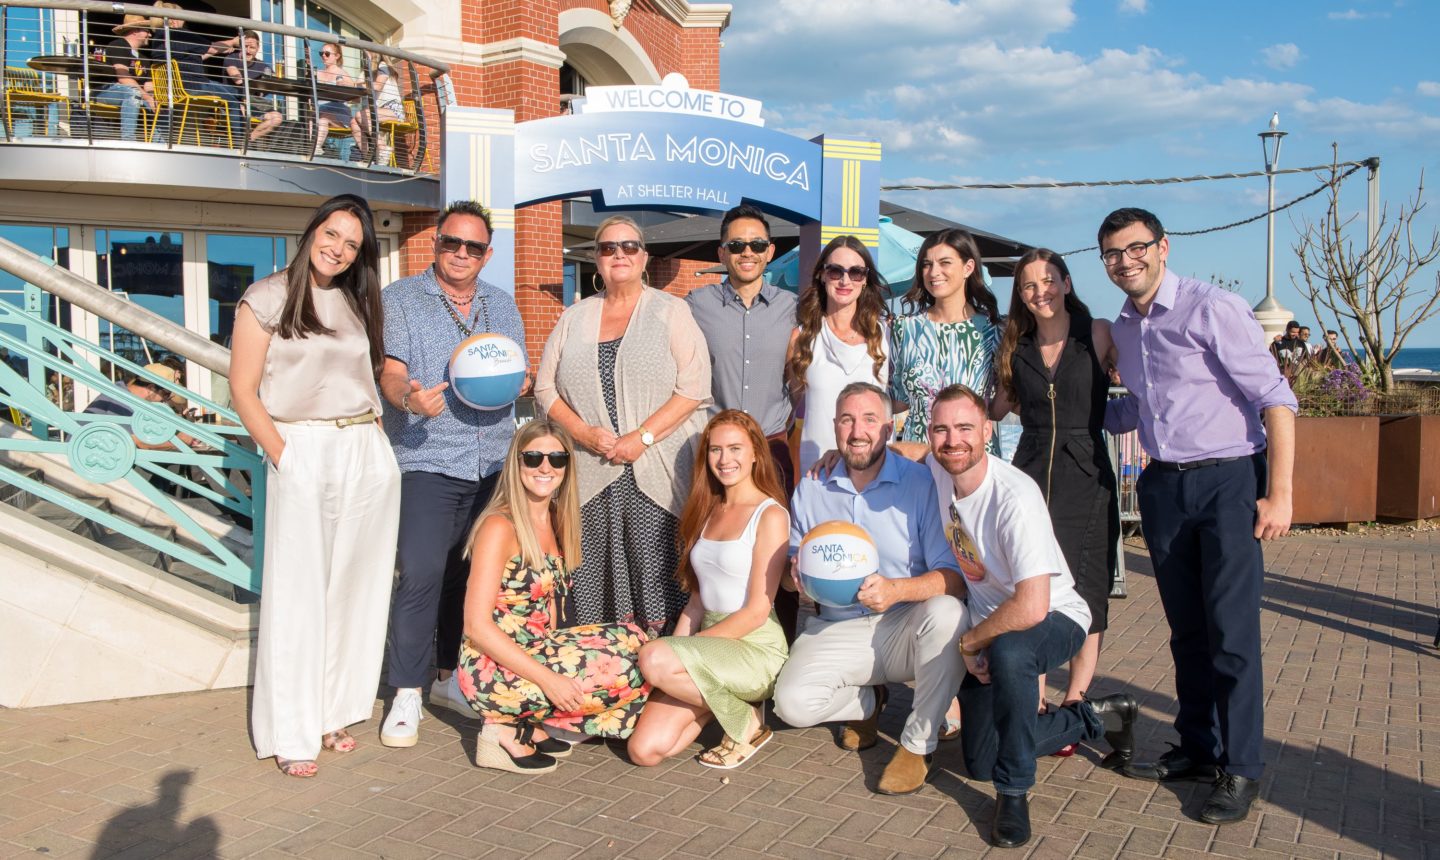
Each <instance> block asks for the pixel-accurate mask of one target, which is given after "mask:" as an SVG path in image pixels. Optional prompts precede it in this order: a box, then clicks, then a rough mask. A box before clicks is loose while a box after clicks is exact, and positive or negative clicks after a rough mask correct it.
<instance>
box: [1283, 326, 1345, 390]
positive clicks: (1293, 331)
mask: <svg viewBox="0 0 1440 860" xmlns="http://www.w3.org/2000/svg"><path fill="white" fill-rule="evenodd" d="M1270 354H1271V355H1272V356H1274V357H1275V364H1276V365H1277V366H1278V367H1279V368H1280V372H1281V373H1282V374H1284V375H1285V378H1286V379H1291V380H1293V379H1294V378H1295V377H1296V376H1297V375H1299V374H1300V373H1301V372H1302V371H1305V370H1311V369H1325V370H1334V369H1335V368H1340V367H1344V366H1345V365H1346V364H1348V363H1349V362H1347V361H1346V360H1345V353H1343V352H1341V351H1340V333H1339V332H1337V331H1335V330H1334V329H1330V330H1327V331H1326V332H1325V342H1324V343H1321V344H1312V343H1311V342H1310V327H1309V326H1306V325H1301V324H1300V322H1299V321H1298V320H1290V321H1289V322H1288V323H1286V324H1285V332H1284V333H1283V334H1277V335H1276V336H1275V340H1274V341H1272V342H1271V344H1270Z"/></svg>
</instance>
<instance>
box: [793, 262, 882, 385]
mask: <svg viewBox="0 0 1440 860" xmlns="http://www.w3.org/2000/svg"><path fill="white" fill-rule="evenodd" d="M840 248H849V249H850V250H852V251H854V252H855V253H857V254H859V255H860V259H861V260H863V261H864V262H865V271H866V273H867V274H866V275H865V287H864V288H863V289H861V290H860V297H859V298H857V299H856V300H855V321H854V322H853V323H851V325H852V326H853V327H854V329H855V330H856V331H858V332H860V334H861V335H863V336H864V338H865V351H866V352H867V353H869V355H870V358H871V359H872V360H874V362H875V378H876V379H880V371H881V369H882V368H883V367H884V366H885V334H884V323H885V321H886V320H887V319H888V318H889V316H890V312H889V310H887V309H886V307H885V301H886V300H887V299H888V298H890V287H889V286H888V285H887V284H886V283H885V279H884V278H882V277H880V272H878V271H877V270H876V269H875V259H874V257H872V256H870V249H869V248H866V247H865V243H863V242H861V241H860V240H859V239H857V238H855V237H854V236H836V237H835V238H834V239H831V240H830V244H828V245H826V246H825V250H823V251H821V252H820V259H818V260H816V261H815V268H814V270H812V271H811V272H810V286H809V287H807V288H806V289H805V292H804V293H803V294H802V295H801V296H800V303H799V305H798V306H797V307H796V308H795V321H796V322H797V323H798V324H799V328H800V336H799V337H798V338H796V339H795V354H794V355H792V356H790V361H789V363H788V364H787V365H786V367H785V373H786V375H787V376H789V378H790V380H789V381H790V392H791V394H792V395H793V396H795V397H800V396H801V395H803V394H804V393H805V373H806V371H808V370H809V369H810V362H812V361H814V359H815V339H816V338H817V337H819V335H820V326H822V325H824V324H825V313H826V312H827V310H828V309H829V308H828V305H829V297H828V296H827V295H826V292H825V264H826V263H828V262H829V261H830V255H831V254H834V253H835V252H836V251H837V250H839V249H840ZM885 382H886V380H883V379H880V383H881V384H882V385H883V384H885Z"/></svg>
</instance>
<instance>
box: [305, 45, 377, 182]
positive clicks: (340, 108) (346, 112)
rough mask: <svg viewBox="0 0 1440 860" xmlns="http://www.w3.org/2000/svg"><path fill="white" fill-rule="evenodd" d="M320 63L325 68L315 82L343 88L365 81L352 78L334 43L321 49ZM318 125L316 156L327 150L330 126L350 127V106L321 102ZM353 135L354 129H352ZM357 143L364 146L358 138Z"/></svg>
mask: <svg viewBox="0 0 1440 860" xmlns="http://www.w3.org/2000/svg"><path fill="white" fill-rule="evenodd" d="M320 61H321V62H322V63H324V64H325V67H324V68H322V69H320V70H319V71H317V72H316V73H315V82H316V83H321V84H339V85H340V86H342V87H358V86H362V85H363V84H364V81H359V80H356V79H355V78H352V77H351V76H350V74H349V73H348V72H346V71H345V67H344V66H343V65H341V56H340V45H339V43H338V42H332V43H331V44H328V45H325V46H323V47H321V48H320ZM316 118H317V120H318V122H317V123H316V124H317V125H318V126H319V128H320V132H319V134H317V135H316V136H315V154H316V155H319V154H320V153H321V151H322V150H323V149H325V138H326V136H327V135H328V134H329V132H330V126H332V125H333V126H337V127H339V128H345V127H347V126H349V125H350V121H351V119H352V117H351V114H350V106H349V105H347V104H345V103H344V102H340V101H329V102H321V103H320V107H319V110H317V111H316ZM352 134H353V129H352ZM355 142H356V143H358V144H360V145H362V146H363V145H364V144H365V141H364V140H363V139H362V138H359V137H356V138H355Z"/></svg>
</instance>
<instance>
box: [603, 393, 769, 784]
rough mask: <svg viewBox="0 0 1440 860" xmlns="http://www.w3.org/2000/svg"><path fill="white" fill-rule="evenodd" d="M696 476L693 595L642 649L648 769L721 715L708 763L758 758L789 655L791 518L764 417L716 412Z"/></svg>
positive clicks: (641, 738) (634, 744)
mask: <svg viewBox="0 0 1440 860" xmlns="http://www.w3.org/2000/svg"><path fill="white" fill-rule="evenodd" d="M694 475H695V479H694V480H693V481H692V482H691V485H690V495H689V497H688V498H687V499H686V501H685V508H684V510H683V511H682V513H681V516H680V540H681V544H682V548H683V550H684V553H683V555H682V557H681V563H680V570H679V571H678V572H677V576H678V578H679V579H680V584H681V586H682V587H683V588H684V589H685V591H686V592H687V593H688V594H689V595H690V599H689V602H687V603H686V605H685V610H684V612H683V613H682V614H681V615H680V620H679V622H678V623H677V624H676V625H675V633H674V635H672V636H667V637H665V638H664V639H657V640H655V641H653V642H650V643H649V644H647V645H645V646H644V647H643V648H642V649H641V650H640V671H641V672H642V673H643V674H644V676H645V680H647V681H649V682H650V683H651V684H652V685H653V686H654V692H653V693H652V694H651V696H650V701H649V702H648V703H647V704H646V705H645V710H644V711H643V712H641V714H640V722H639V724H638V725H637V726H636V727H635V733H634V734H633V735H631V736H630V745H629V751H630V759H631V761H633V762H635V763H636V764H638V765H642V766H645V767H649V766H652V765H657V764H660V763H661V762H663V761H664V760H665V759H667V758H670V757H671V756H674V755H677V754H679V753H680V752H681V751H682V750H684V749H685V748H686V747H688V746H689V745H690V744H691V742H693V741H694V740H695V738H696V737H697V736H698V735H699V734H700V730H701V729H702V728H704V726H705V724H706V723H708V722H709V721H710V719H711V718H712V717H713V718H714V719H715V720H716V721H718V722H719V723H720V726H721V728H723V729H724V730H725V740H724V741H723V742H721V744H720V745H719V746H717V747H715V748H713V749H708V750H705V751H704V752H702V753H701V754H700V758H699V760H700V763H701V764H703V765H706V766H707V767H717V768H725V769H728V768H733V767H738V766H739V765H740V764H742V763H744V762H745V761H746V760H748V759H749V758H750V756H752V755H753V754H754V753H755V751H756V750H758V749H759V748H760V747H762V746H764V745H765V743H766V742H767V741H768V740H770V729H769V728H768V727H766V725H765V719H764V713H763V711H762V710H761V709H760V708H759V707H758V706H756V705H754V704H752V703H754V702H761V701H763V700H765V699H766V698H768V697H769V695H770V693H771V691H772V689H773V688H774V686H775V677H776V676H777V675H779V674H780V667H781V666H783V665H784V663H785V658H786V657H788V656H789V650H788V649H787V648H786V645H785V635H784V633H783V632H782V631H781V630H780V624H779V622H778V621H776V619H775V611H774V602H775V589H776V587H777V586H779V584H780V578H781V576H782V575H783V574H784V572H785V567H786V563H787V547H788V544H789V533H790V516H789V513H788V512H787V511H786V509H785V497H784V494H783V492H782V490H781V489H780V478H779V475H778V473H777V471H776V469H775V462H774V460H773V459H771V457H770V456H769V449H768V445H767V443H766V441H765V434H764V433H763V432H761V430H760V425H758V424H756V423H755V419H753V418H751V417H750V416H749V415H746V414H745V413H744V412H740V411H739V410H735V409H727V410H725V411H724V412H721V413H720V414H718V415H716V416H715V417H714V418H712V419H710V423H709V424H707V425H706V427H705V432H704V433H703V434H702V435H701V437H700V444H699V445H698V446H697V449H696V457H695V469H694ZM702 475H703V476H704V477H703V478H702V477H701V476H702Z"/></svg>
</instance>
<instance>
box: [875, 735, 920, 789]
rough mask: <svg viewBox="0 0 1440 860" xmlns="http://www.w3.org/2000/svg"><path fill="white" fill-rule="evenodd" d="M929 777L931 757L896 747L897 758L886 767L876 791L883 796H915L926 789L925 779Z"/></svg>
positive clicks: (891, 760)
mask: <svg viewBox="0 0 1440 860" xmlns="http://www.w3.org/2000/svg"><path fill="white" fill-rule="evenodd" d="M929 775H930V756H928V755H916V754H915V753H913V752H910V751H909V750H907V749H905V748H904V747H896V748H895V757H894V758H892V759H890V763H889V764H887V765H885V772H884V773H882V774H881V775H880V784H879V785H877V786H876V787H875V790H876V791H878V792H880V793H881V794H914V793H915V792H917V791H919V790H920V789H922V788H924V787H925V777H927V776H929Z"/></svg>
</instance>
